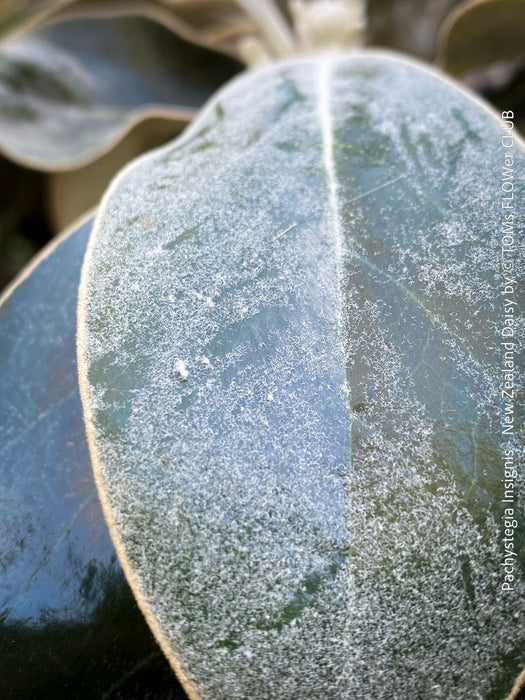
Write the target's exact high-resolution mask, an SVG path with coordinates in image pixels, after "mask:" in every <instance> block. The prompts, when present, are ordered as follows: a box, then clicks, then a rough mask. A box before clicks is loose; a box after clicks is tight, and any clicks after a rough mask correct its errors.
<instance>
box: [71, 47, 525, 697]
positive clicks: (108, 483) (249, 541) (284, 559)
mask: <svg viewBox="0 0 525 700" xmlns="http://www.w3.org/2000/svg"><path fill="white" fill-rule="evenodd" d="M429 80H431V78H430V77H429V75H428V74H426V73H425V72H422V71H418V70H417V69H415V68H414V67H413V66H407V65H406V64H404V63H402V62H398V61H396V60H392V59H391V58H389V59H388V60H386V58H385V57H384V56H382V57H380V58H377V57H376V58H374V57H373V56H371V55H368V56H366V57H364V55H363V56H359V55H355V56H354V57H352V58H350V57H349V58H347V59H339V60H333V61H326V60H324V61H323V62H314V61H310V62H303V63H291V64H288V65H283V66H278V67H275V68H273V69H270V70H267V71H264V72H263V73H259V74H256V75H252V76H248V77H246V78H244V79H242V80H241V81H237V82H236V83H235V84H234V86H233V87H231V88H230V89H229V90H228V91H227V92H224V93H222V94H221V95H220V96H219V98H218V99H217V101H216V102H215V103H212V105H211V106H210V107H209V108H208V110H207V111H206V112H205V113H204V114H203V116H202V117H201V118H200V120H199V122H198V123H197V124H196V125H195V126H194V127H193V128H192V130H191V132H190V135H189V136H188V137H187V138H186V139H184V140H183V141H181V142H180V143H178V144H177V143H175V144H174V145H173V146H169V147H167V148H165V149H162V150H160V151H158V152H157V153H156V154H154V155H153V156H148V157H147V158H145V159H142V160H140V161H139V162H138V163H137V164H136V165H135V166H134V167H133V168H132V169H130V170H128V171H127V173H126V175H125V177H123V178H121V179H120V180H119V182H118V184H117V185H116V187H114V189H113V192H112V195H111V196H110V197H109V199H107V201H106V203H105V207H104V212H103V215H102V216H101V218H100V221H99V228H98V233H97V238H96V240H95V243H94V245H93V248H92V251H91V262H90V265H91V267H90V271H89V279H88V281H87V282H88V283H87V301H86V303H85V314H86V328H87V334H88V335H87V340H88V343H87V353H86V358H85V360H86V366H87V368H88V369H87V373H88V377H89V379H90V382H91V388H90V403H91V406H92V410H93V415H94V426H93V427H94V437H95V440H96V444H97V450H98V453H99V454H100V455H101V457H102V464H101V469H102V482H103V484H104V485H105V489H106V491H107V496H108V499H109V502H110V506H111V509H112V517H113V519H114V521H115V525H116V529H117V531H118V533H119V537H120V538H121V540H122V544H123V547H124V550H125V552H126V556H127V558H128V560H129V562H130V564H131V567H132V569H133V571H134V573H135V575H136V577H137V580H138V586H139V589H140V590H139V593H140V595H141V596H143V597H144V599H145V600H146V602H147V604H148V606H149V609H150V611H151V613H152V615H153V616H154V618H155V620H156V622H157V625H158V626H159V627H160V629H161V630H162V634H163V637H164V638H165V640H167V641H168V643H169V645H170V647H171V649H172V650H173V652H174V654H175V656H176V657H177V659H178V661H179V663H180V664H181V666H182V669H183V671H184V673H185V675H186V677H187V678H188V679H189V681H190V682H191V684H192V685H193V686H194V687H195V688H196V690H197V692H198V693H199V695H200V696H201V697H203V698H239V699H240V698H247V697H249V698H251V699H253V700H257V699H258V698H264V699H266V698H283V699H285V698H286V699H287V700H289V699H291V698H304V697H307V696H311V697H315V698H341V699H342V700H346V699H351V698H365V697H373V698H374V699H376V700H383V699H384V700H391V698H398V697H399V698H401V697H406V698H414V699H415V698H419V697H425V698H427V697H428V698H450V697H454V698H457V700H462V699H463V698H465V700H467V698H468V699H470V698H474V697H476V693H478V695H479V697H485V696H486V694H487V692H488V691H489V690H490V688H491V684H492V683H493V682H494V680H495V678H497V674H498V671H499V669H498V662H499V657H500V656H502V655H505V654H509V653H510V652H512V651H513V649H514V648H515V645H516V640H517V639H520V640H521V639H522V637H523V634H522V630H523V619H522V607H520V605H519V598H520V596H522V595H523V593H524V586H523V580H522V578H519V580H518V582H517V585H516V593H515V595H512V596H507V597H502V596H501V595H500V594H499V588H498V587H499V585H500V583H501V578H500V573H499V563H498V562H499V559H500V557H501V545H500V541H499V539H498V538H499V536H500V530H499V529H498V528H499V526H498V525H497V524H495V522H494V516H493V514H492V513H491V511H490V508H488V507H487V509H486V515H484V516H483V518H482V520H481V521H480V518H479V512H478V511H479V508H480V506H479V504H478V505H477V506H476V503H477V501H476V494H475V493H474V495H472V494H469V492H466V491H465V488H464V484H462V483H460V480H459V478H458V474H457V473H452V472H453V470H452V468H451V466H450V465H456V463H457V461H458V460H459V463H462V461H461V460H462V457H461V455H460V454H459V452H458V453H457V454H456V452H457V450H458V449H463V447H462V442H461V441H462V440H463V441H464V443H465V446H464V449H465V452H466V453H468V454H469V453H472V454H473V455H474V458H473V463H472V464H470V463H469V464H468V467H469V470H471V471H472V473H473V474H474V476H475V477H476V478H477V477H478V472H479V471H480V470H481V469H482V464H479V465H478V464H477V463H476V455H477V459H479V460H480V462H482V461H483V458H484V455H483V449H484V448H487V446H488V447H489V448H490V446H491V445H492V442H493V440H492V441H491V439H487V440H485V432H486V431H487V430H488V426H490V423H491V421H494V409H493V405H492V403H491V402H493V393H492V392H493V389H494V387H495V386H497V385H498V381H499V380H498V371H497V365H496V364H495V362H494V356H493V354H491V349H492V351H494V343H493V341H492V340H491V338H492V337H493V335H494V333H493V331H494V327H495V318H494V314H495V312H494V299H493V298H492V299H491V301H490V305H489V307H488V309H487V307H482V304H481V302H482V301H483V300H485V299H486V298H487V295H489V296H490V295H492V297H495V295H496V291H495V290H494V289H492V286H491V284H490V283H489V284H487V280H489V282H490V280H492V279H495V278H496V266H497V260H496V256H495V255H494V253H495V249H494V246H493V245H491V244H489V242H488V241H487V240H486V239H484V237H483V236H484V235H486V234H485V232H486V231H487V230H489V227H490V226H489V225H487V224H485V226H484V229H483V231H484V233H483V235H481V233H480V226H479V211H480V208H482V210H483V211H485V208H483V207H484V204H486V202H487V201H488V199H489V198H490V196H491V191H490V186H491V185H490V179H489V175H488V174H487V173H488V171H489V169H490V168H491V167H496V166H495V163H496V159H497V155H496V149H497V146H498V143H497V129H495V128H494V125H493V124H492V120H491V118H490V117H489V116H488V115H486V114H484V113H483V112H482V111H481V110H480V109H479V107H476V106H474V107H473V106H472V105H471V103H469V100H468V98H467V97H465V96H464V95H463V94H461V93H459V92H457V93H456V92H454V91H453V90H452V89H451V88H450V86H449V85H447V84H444V83H441V81H439V80H436V79H435V78H434V79H432V87H431V88H429V87H428V82H429ZM408 85H410V96H409V95H408V94H407V86H408ZM440 91H441V93H442V96H441V99H436V94H439V92H440ZM426 101H428V104H426ZM453 109H457V110H459V111H460V112H461V113H462V114H463V113H468V114H469V118H472V120H474V122H475V123H474V124H473V125H471V129H472V130H473V131H475V130H476V129H477V130H479V131H480V133H484V132H485V131H487V129H488V130H489V131H490V130H492V132H494V139H495V145H494V147H493V148H489V149H488V150H489V153H485V151H486V150H487V148H486V144H484V145H483V149H482V151H481V153H482V155H483V158H485V159H486V160H485V161H484V163H483V167H481V166H480V165H479V159H480V148H479V146H477V145H476V139H475V138H474V137H472V138H468V139H464V141H461V138H462V132H461V130H459V131H458V129H457V127H456V128H454V123H453V120H452V118H451V117H450V115H451V114H452V110H453ZM363 113H365V117H363V121H364V123H365V125H366V126H367V129H366V131H367V134H365V133H363V134H362V135H361V136H359V135H358V136H356V134H358V131H357V129H358V128H359V124H358V118H359V115H363ZM417 114H420V115H424V117H425V121H424V122H423V121H422V117H421V116H420V117H419V120H418V119H417V118H416V116H415V115H417ZM447 117H450V119H449V120H448V122H447ZM353 119H354V120H357V121H355V122H354V121H352V120H353ZM381 139H383V141H381ZM456 141H457V142H458V143H457V144H456ZM443 142H446V143H449V144H450V143H452V144H453V146H454V145H457V148H458V149H463V150H461V152H460V159H459V162H460V167H462V168H463V169H465V168H466V164H467V163H471V162H478V170H477V171H476V178H472V179H471V180H470V181H469V182H468V183H465V182H461V183H459V182H458V184H457V185H456V186H453V185H450V184H448V183H449V181H450V180H451V179H452V180H453V178H452V175H451V173H450V172H448V171H444V168H443V161H445V162H447V159H448V160H449V161H452V160H453V159H452V156H451V155H450V153H448V154H446V156H443V154H440V152H439V149H440V148H441V147H442V146H440V144H443ZM367 143H372V144H375V146H374V148H375V150H374V151H373V152H370V153H368V152H367V150H366V149H367ZM377 144H379V146H378V145H377ZM356 154H357V155H356ZM359 154H361V155H359ZM357 157H359V158H361V157H362V159H363V160H362V166H363V167H362V168H360V167H357V165H356V163H357V161H355V160H353V159H354V158H357ZM372 161H373V166H372V165H370V163H372ZM373 167H374V168H377V172H375V173H373V184H370V182H369V180H368V179H367V177H368V175H367V173H368V170H367V168H369V169H370V170H372V168H373ZM444 183H447V186H446V188H445V185H444ZM462 187H467V193H466V194H465V195H464V196H462V192H461V188H462ZM429 201H430V203H429ZM466 201H468V205H465V202H466ZM436 212H438V214H436ZM476 212H478V213H477V214H476ZM405 214H406V219H404V218H403V217H404V216H405ZM417 222H419V225H418V226H417V228H416V224H417ZM474 222H477V224H476V226H474ZM492 224H494V225H495V224H496V219H495V218H494V220H493V221H491V222H490V225H492ZM343 236H344V240H341V239H342V238H343ZM414 240H416V241H417V245H416V244H415V243H414ZM458 251H459V252H458ZM491 256H492V257H491ZM122 261H125V263H124V264H123V263H122ZM342 270H344V274H343V279H342V281H341V271H342ZM482 273H483V274H482ZM458 298H459V299H460V302H459V303H458V301H457V299H458ZM476 315H477V316H479V318H480V320H481V323H482V325H481V326H480V322H479V321H478V320H476V321H475V323H474V324H473V322H472V319H473V318H475V317H476ZM468 323H470V324H471V327H470V329H469V327H468ZM481 327H483V328H485V327H486V333H485V331H484V333H485V336H486V337H485V336H484V337H482V338H479V337H478V336H479V333H480V328H481ZM422 329H423V330H424V329H426V341H425V338H424V336H423V337H422V335H421V333H422ZM341 330H343V338H344V339H346V340H345V342H344V343H343V346H342V347H341V342H340V337H341ZM491 334H492V335H491ZM487 339H488V340H487ZM488 341H490V342H488ZM491 342H492V348H491ZM181 358H184V360H183V361H182V359H181ZM345 365H346V381H347V384H348V386H347V387H345ZM436 375H437V376H438V377H440V376H441V377H442V380H440V381H437V380H436V378H435V377H436ZM429 386H432V387H433V390H432V391H430V390H429V389H428V387H429ZM435 389H438V391H436V390H435ZM348 393H349V396H348ZM348 401H349V402H350V405H351V406H353V408H354V413H353V417H352V418H351V411H350V410H349V407H348V406H347V404H348ZM463 404H464V405H465V406H466V408H463ZM461 410H462V411H464V415H461V412H460V411H461ZM458 412H459V417H460V419H459V420H458ZM462 419H463V422H462ZM350 421H351V422H352V430H351V433H352V445H351V446H350V442H349V425H350ZM462 431H463V432H462ZM478 442H481V443H483V444H482V445H481V447H479V445H478ZM485 442H486V445H485ZM458 445H459V447H458ZM478 447H479V450H478ZM441 452H443V454H441ZM478 452H479V454H478ZM469 473H470V472H469ZM520 489H521V493H524V492H525V485H523V484H520ZM469 499H470V500H469ZM472 499H474V501H472ZM473 502H474V507H475V508H476V507H477V509H478V510H476V515H477V520H476V519H475V517H474V515H473V512H472V508H471V506H472V503H473ZM481 503H483V501H481ZM487 533H488V534H487ZM516 613H518V614H516ZM496 621H500V623H501V624H500V625H498V624H496ZM520 630H521V632H520ZM517 670H519V669H517Z"/></svg>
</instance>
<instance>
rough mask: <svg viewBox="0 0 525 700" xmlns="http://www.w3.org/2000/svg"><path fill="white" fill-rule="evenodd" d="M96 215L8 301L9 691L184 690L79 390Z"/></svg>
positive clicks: (1, 689)
mask: <svg viewBox="0 0 525 700" xmlns="http://www.w3.org/2000/svg"><path fill="white" fill-rule="evenodd" d="M92 223H93V220H92V219H90V220H89V221H86V222H85V223H84V224H82V225H81V226H79V228H78V229H77V230H75V231H74V232H72V233H71V235H69V236H68V237H66V238H65V239H64V240H62V241H61V242H60V243H59V244H58V245H57V246H56V247H54V248H53V250H52V251H49V252H48V254H47V255H46V257H45V258H44V259H43V260H41V261H40V263H39V264H38V266H37V267H35V268H34V269H33V270H32V272H31V274H29V276H28V277H26V278H25V279H24V280H23V281H22V282H21V283H20V284H19V285H18V286H17V287H16V289H14V290H13V292H12V293H11V294H10V295H9V296H8V297H7V298H6V299H5V301H4V302H3V303H2V305H1V306H0V358H1V360H0V425H1V426H2V441H1V443H0V474H1V478H0V567H1V576H0V606H1V607H0V695H1V697H2V698H6V699H8V698H13V699H14V698H30V697H38V698H42V699H43V700H44V699H45V698H57V697H75V698H92V697H93V696H94V695H96V696H99V697H102V695H103V694H105V695H104V696H105V697H108V698H113V697H122V696H121V695H119V694H118V692H122V693H126V697H141V698H144V697H148V696H150V695H149V694H151V693H152V692H153V691H155V693H156V694H155V697H159V698H168V697H169V698H176V697H181V698H182V697H185V696H184V694H183V692H182V690H181V689H180V687H179V686H178V684H177V683H176V681H175V678H174V676H173V673H172V671H171V669H170V668H169V665H168V664H167V662H166V661H165V659H164V657H163V656H162V654H161V652H160V651H159V650H158V645H157V644H156V643H155V641H154V640H153V638H152V636H151V633H150V631H149V629H148V628H147V625H146V624H145V622H144V619H143V617H142V615H141V613H140V612H139V610H138V609H137V606H136V603H135V601H134V599H133V596H132V594H131V592H130V590H129V587H128V585H127V583H126V580H125V578H124V575H123V573H122V570H121V568H120V566H119V564H118V561H117V558H116V554H115V550H114V548H113V545H112V543H111V539H110V537H109V532H108V530H107V527H106V524H105V521H104V517H103V514H102V510H101V508H100V503H99V501H98V498H97V493H96V488H95V484H94V481H93V475H92V471H91V464H90V459H89V452H88V447H87V442H86V438H85V433H84V425H83V419H82V407H81V404H80V397H79V394H78V384H77V373H76V352H75V326H76V323H75V314H76V297H77V288H78V281H79V278H80V266H81V263H82V259H83V255H84V251H85V248H86V244H87V240H88V237H89V234H90V232H91V228H92Z"/></svg>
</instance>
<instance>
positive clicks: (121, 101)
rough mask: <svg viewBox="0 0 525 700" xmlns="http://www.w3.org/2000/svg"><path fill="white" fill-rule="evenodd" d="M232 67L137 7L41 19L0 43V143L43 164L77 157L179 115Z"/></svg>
mask: <svg viewBox="0 0 525 700" xmlns="http://www.w3.org/2000/svg"><path fill="white" fill-rule="evenodd" d="M238 69H239V65H238V64H237V63H236V62H235V61H233V60H232V59H230V58H227V57H225V56H221V55H220V54H217V53H215V52H213V51H210V50H208V49H204V48H201V47H196V46H193V45H191V44H189V43H188V42H186V41H184V40H182V39H180V38H179V37H177V36H176V35H175V34H174V33H173V32H171V31H170V30H168V29H167V28H166V27H164V26H162V25H161V24H159V23H157V22H154V21H152V20H151V19H148V18H146V17H140V16H135V17H133V16H132V17H118V16H117V17H107V18H96V17H89V18H87V17H85V18H82V19H70V20H63V21H59V22H55V23H52V24H49V25H45V26H43V27H40V28H38V29H36V30H34V31H33V32H31V33H28V34H26V35H24V36H22V37H20V38H17V39H14V40H13V41H11V42H9V43H8V44H6V45H5V46H4V47H3V48H2V51H1V52H0V149H1V150H2V151H3V152H4V153H5V154H6V155H7V156H8V157H9V158H11V159H12V160H15V161H17V162H19V163H21V164H23V165H28V166H29V167H33V168H37V169H41V170H45V171H56V170H67V169H70V168H75V167H79V166H81V165H84V164H86V163H89V162H91V161H93V160H95V159H96V158H98V157H99V156H100V155H102V154H103V153H105V152H107V151H108V150H109V149H110V148H111V147H112V146H113V145H114V144H115V143H116V142H117V141H118V140H119V139H120V138H122V136H123V135H124V134H125V133H126V131H127V130H129V129H130V128H131V126H132V125H133V124H136V123H137V122H138V121H141V120H142V119H145V118H147V117H150V118H151V117H155V116H157V117H165V118H172V119H174V120H177V121H181V120H184V119H186V120H188V121H189V119H190V118H191V116H193V113H194V111H195V110H196V109H197V108H199V107H200V106H201V105H202V104H203V102H204V101H205V100H206V99H207V98H208V97H209V96H210V95H211V93H212V92H213V91H214V90H216V89H217V88H218V87H219V86H220V85H222V84H223V82H224V81H225V80H227V79H228V78H230V77H231V76H232V75H234V74H235V73H236V72H237V70H238Z"/></svg>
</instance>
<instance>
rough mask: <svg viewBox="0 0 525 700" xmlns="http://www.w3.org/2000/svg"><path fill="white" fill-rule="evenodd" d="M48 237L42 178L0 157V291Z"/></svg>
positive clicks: (45, 185) (48, 223) (45, 187)
mask: <svg viewBox="0 0 525 700" xmlns="http://www.w3.org/2000/svg"><path fill="white" fill-rule="evenodd" d="M52 235H53V230H52V227H51V225H50V220H49V216H48V207H47V178H46V176H45V175H43V174H42V173H38V172H35V171H34V170H28V169H27V168H23V167H21V166H20V165H15V164H14V163H11V162H9V161H8V160H6V159H5V158H3V157H2V156H0V289H2V288H3V287H5V285H6V284H7V283H8V282H9V281H10V280H11V279H12V278H13V277H14V276H15V275H16V273H17V272H18V271H19V270H20V269H21V268H22V267H23V266H24V265H25V264H26V263H27V261H28V260H30V259H31V258H32V257H33V255H35V253H36V252H37V251H38V250H39V249H40V248H41V247H42V246H43V245H44V244H45V243H46V242H47V241H48V240H49V238H50V237H51V236H52Z"/></svg>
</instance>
